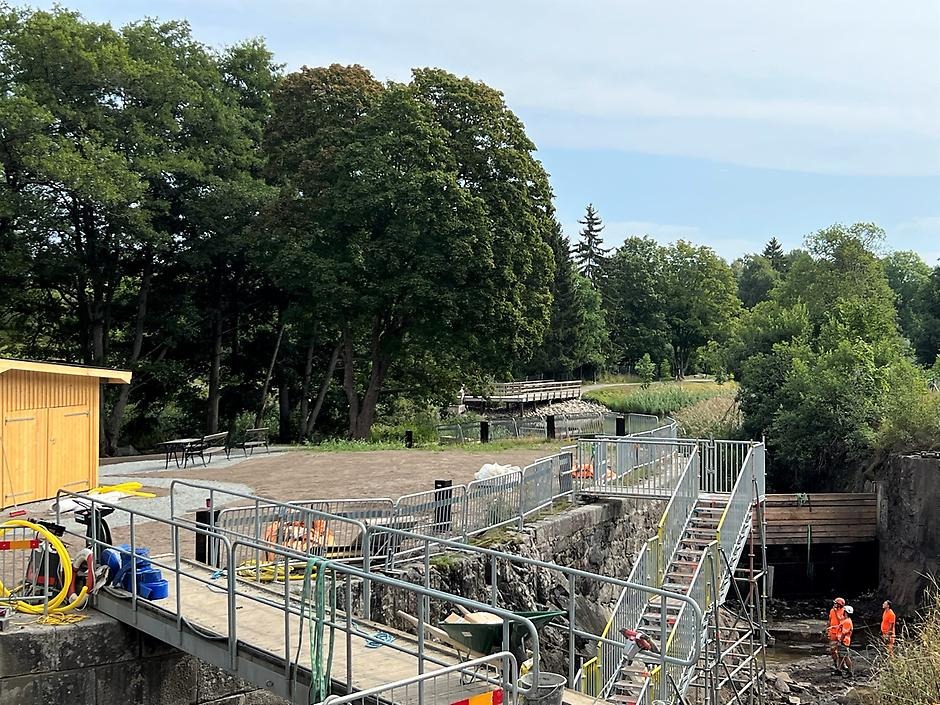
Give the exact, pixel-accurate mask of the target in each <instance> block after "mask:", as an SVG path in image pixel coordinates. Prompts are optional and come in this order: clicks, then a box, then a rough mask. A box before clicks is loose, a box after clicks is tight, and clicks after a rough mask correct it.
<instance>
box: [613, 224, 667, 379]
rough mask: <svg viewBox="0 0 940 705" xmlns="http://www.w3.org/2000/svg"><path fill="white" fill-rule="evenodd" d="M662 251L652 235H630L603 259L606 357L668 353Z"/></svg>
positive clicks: (628, 360) (621, 361)
mask: <svg viewBox="0 0 940 705" xmlns="http://www.w3.org/2000/svg"><path fill="white" fill-rule="evenodd" d="M664 268H665V263H664V251H663V248H661V247H660V246H659V245H658V244H656V242H655V241H654V240H653V239H652V238H648V237H644V238H639V237H631V238H627V239H626V240H625V241H624V243H623V245H621V246H620V247H619V248H617V251H616V252H615V253H614V254H613V255H612V256H611V257H610V258H609V259H608V260H607V262H606V264H605V268H604V269H605V277H604V280H603V283H602V285H601V294H602V296H603V299H604V312H605V316H606V320H607V329H608V331H609V335H610V356H609V361H610V362H611V363H612V364H614V365H617V366H628V365H632V364H634V363H635V362H636V361H637V360H638V359H640V357H641V356H642V355H643V354H644V353H650V355H655V356H656V357H657V358H659V357H660V356H665V355H668V354H671V351H670V350H669V340H668V337H667V334H666V321H665V310H664V309H665V304H664V301H663V293H664V292H663V290H662V282H663V278H664V276H665V274H664Z"/></svg>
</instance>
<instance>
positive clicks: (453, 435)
mask: <svg viewBox="0 0 940 705" xmlns="http://www.w3.org/2000/svg"><path fill="white" fill-rule="evenodd" d="M552 416H553V418H554V429H555V434H554V437H555V438H557V439H568V438H579V437H581V436H587V435H598V436H600V435H605V434H606V435H609V436H613V435H614V434H615V433H616V428H617V419H618V418H623V419H624V428H625V435H628V436H640V437H642V436H650V437H653V438H675V435H676V428H677V426H678V424H676V422H675V421H673V420H672V419H667V420H665V421H663V420H660V418H659V417H658V416H651V415H649V414H614V413H604V412H582V413H578V414H564V413H560V414H553V415H552ZM482 423H483V422H482V421H467V422H463V423H461V422H455V423H449V424H440V425H438V426H437V434H438V439H439V441H440V442H441V443H478V442H479V441H480V437H481V429H480V426H481V424H482ZM486 423H487V424H488V426H489V440H490V441H498V440H504V439H507V438H529V437H531V438H548V437H549V431H548V429H549V424H548V422H547V420H546V417H540V416H512V417H508V418H492V419H488V420H487V421H486Z"/></svg>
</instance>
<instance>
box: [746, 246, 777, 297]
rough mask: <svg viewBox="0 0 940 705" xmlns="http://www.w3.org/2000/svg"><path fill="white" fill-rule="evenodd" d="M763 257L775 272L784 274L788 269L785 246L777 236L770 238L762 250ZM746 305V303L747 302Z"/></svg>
mask: <svg viewBox="0 0 940 705" xmlns="http://www.w3.org/2000/svg"><path fill="white" fill-rule="evenodd" d="M761 257H762V258H763V259H765V260H767V262H768V263H769V264H770V266H771V267H772V268H773V270H774V271H775V272H778V273H780V274H783V273H784V272H786V269H787V261H786V257H785V256H784V254H783V247H781V245H780V242H779V241H778V240H777V238H776V237H772V238H770V240H769V241H768V242H767V244H766V245H765V246H764V251H763V252H761ZM745 305H746V304H745Z"/></svg>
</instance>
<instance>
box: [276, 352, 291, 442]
mask: <svg viewBox="0 0 940 705" xmlns="http://www.w3.org/2000/svg"><path fill="white" fill-rule="evenodd" d="M277 406H278V419H277V431H278V433H277V436H278V440H279V441H280V442H281V443H290V442H291V435H290V383H289V382H288V381H287V373H286V372H285V370H284V366H283V365H281V366H279V367H278V384H277Z"/></svg>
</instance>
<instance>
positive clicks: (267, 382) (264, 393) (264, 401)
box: [255, 314, 287, 428]
mask: <svg viewBox="0 0 940 705" xmlns="http://www.w3.org/2000/svg"><path fill="white" fill-rule="evenodd" d="M280 317H281V315H280V314H278V318H280ZM286 327H287V324H286V323H284V322H283V321H281V325H280V327H279V328H278V330H277V341H276V342H275V343H274V352H273V353H272V354H271V364H270V365H268V373H267V375H265V377H264V386H263V387H262V388H261V403H260V404H259V405H258V413H257V414H255V428H257V427H259V426H260V425H261V419H262V418H264V409H265V407H266V406H267V405H268V390H269V389H270V388H271V377H272V376H274V366H275V365H276V364H277V354H278V352H280V350H281V339H282V338H283V337H284V328H286Z"/></svg>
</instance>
